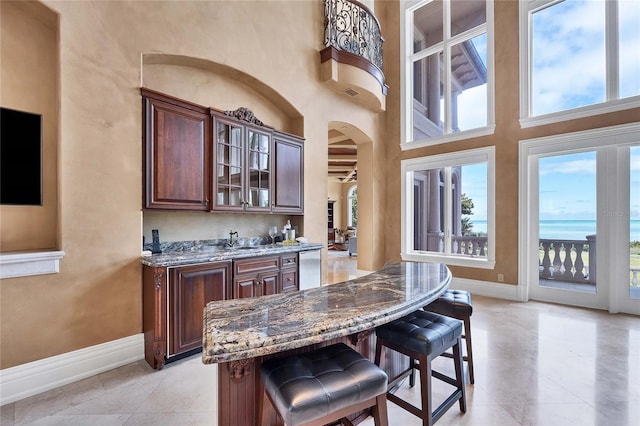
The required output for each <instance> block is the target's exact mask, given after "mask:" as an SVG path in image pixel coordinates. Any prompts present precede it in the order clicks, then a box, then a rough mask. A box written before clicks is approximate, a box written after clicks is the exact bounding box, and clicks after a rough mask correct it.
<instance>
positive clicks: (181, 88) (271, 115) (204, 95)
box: [141, 53, 304, 137]
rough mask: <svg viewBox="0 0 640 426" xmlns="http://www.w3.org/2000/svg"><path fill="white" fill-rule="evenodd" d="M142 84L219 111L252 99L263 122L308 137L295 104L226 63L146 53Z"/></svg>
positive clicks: (143, 59) (256, 112) (143, 61)
mask: <svg viewBox="0 0 640 426" xmlns="http://www.w3.org/2000/svg"><path fill="white" fill-rule="evenodd" d="M180 76H182V78H180ZM141 85H142V86H143V87H148V88H150V89H154V90H158V91H161V92H164V93H168V94H171V95H173V96H176V97H179V98H183V99H185V100H188V101H191V102H195V103H200V104H202V105H204V106H210V107H213V108H218V109H233V110H235V109H237V108H238V107H239V106H247V105H240V104H241V103H242V102H245V103H246V102H247V100H248V99H250V100H251V108H254V109H257V108H261V110H259V111H256V110H254V111H253V112H254V113H255V114H256V116H258V117H259V118H260V119H261V120H262V121H263V122H265V123H266V124H268V125H270V126H273V127H276V128H278V129H279V130H283V131H285V132H288V133H293V134H295V135H298V136H301V137H304V120H303V116H302V114H301V113H300V111H298V110H297V109H296V108H295V107H294V106H293V104H291V102H289V101H288V100H287V99H285V98H284V97H283V96H282V95H281V94H280V93H279V92H278V91H276V90H275V89H274V88H272V87H270V86H269V85H267V84H266V83H264V82H262V81H261V80H259V79H257V78H255V77H253V76H251V75H249V74H247V73H245V72H243V71H241V70H238V69H236V68H233V67H231V66H229V65H226V64H221V63H217V62H213V61H210V60H207V59H201V58H195V57H191V56H184V55H176V54H168V53H143V54H142V71H141ZM260 114H262V116H260ZM270 119H271V121H270ZM274 121H275V122H274Z"/></svg>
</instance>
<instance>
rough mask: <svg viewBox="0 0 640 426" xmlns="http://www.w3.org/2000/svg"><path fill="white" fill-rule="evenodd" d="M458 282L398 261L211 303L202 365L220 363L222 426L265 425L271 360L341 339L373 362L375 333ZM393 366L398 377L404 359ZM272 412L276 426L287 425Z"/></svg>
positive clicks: (437, 267) (443, 269)
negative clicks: (309, 285)
mask: <svg viewBox="0 0 640 426" xmlns="http://www.w3.org/2000/svg"><path fill="white" fill-rule="evenodd" d="M450 282H451V272H450V271H449V269H448V268H447V266H446V265H444V264H439V263H417V262H394V263H388V264H387V265H385V266H384V267H383V268H382V269H381V270H379V271H376V272H373V273H371V274H369V275H366V276H364V277H360V278H357V279H354V280H350V281H345V282H342V283H338V284H332V285H328V286H322V287H319V288H313V289H309V290H303V291H299V292H289V293H282V294H277V295H272V296H264V297H259V298H250V299H238V300H227V301H219V302H210V303H209V304H207V306H206V307H205V310H204V331H203V350H202V361H203V362H204V363H205V364H213V363H218V364H219V367H218V424H219V425H236V424H237V425H254V424H258V420H259V419H258V418H257V416H258V412H259V406H258V405H259V401H260V398H261V395H262V392H263V389H262V384H261V383H260V371H259V370H260V363H261V362H262V360H263V359H266V358H271V357H274V356H283V355H287V354H290V353H293V352H300V351H305V350H311V349H314V348H316V347H320V346H324V345H328V344H333V343H335V342H338V341H344V342H347V343H349V344H351V345H352V346H353V347H355V348H356V349H357V350H358V351H359V352H360V353H362V354H363V355H365V356H367V357H369V358H370V359H373V350H372V348H373V345H374V343H375V342H374V340H375V337H374V336H373V335H372V331H373V329H375V327H377V326H379V325H381V324H385V323H387V322H390V321H393V320H395V319H397V318H400V317H402V316H404V315H407V314H409V313H411V312H413V311H415V310H417V309H421V308H422V307H423V306H425V305H427V304H429V303H430V302H432V301H433V300H435V299H436V298H437V297H438V296H439V295H440V294H442V293H443V292H444V291H445V290H446V289H447V287H448V286H449V283H450ZM385 364H386V365H383V368H385V369H386V370H388V371H390V372H391V373H393V372H394V371H395V370H396V369H398V370H399V369H400V368H401V367H400V366H399V365H397V364H398V362H397V360H395V361H394V360H391V359H388V360H386V361H385ZM269 408H270V407H269ZM267 411H268V412H269V414H270V415H271V417H272V418H273V421H272V422H271V424H281V423H279V420H278V419H277V418H276V416H275V413H271V412H270V411H269V409H267Z"/></svg>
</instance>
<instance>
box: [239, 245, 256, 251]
mask: <svg viewBox="0 0 640 426" xmlns="http://www.w3.org/2000/svg"><path fill="white" fill-rule="evenodd" d="M259 248H260V246H243V247H236V250H257V249H259Z"/></svg>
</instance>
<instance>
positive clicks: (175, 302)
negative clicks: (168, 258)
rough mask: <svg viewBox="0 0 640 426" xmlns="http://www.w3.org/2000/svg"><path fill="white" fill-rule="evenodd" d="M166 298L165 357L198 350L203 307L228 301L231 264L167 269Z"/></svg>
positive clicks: (210, 264)
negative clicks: (166, 339) (166, 346)
mask: <svg viewBox="0 0 640 426" xmlns="http://www.w3.org/2000/svg"><path fill="white" fill-rule="evenodd" d="M169 298H170V299H169V324H170V327H169V356H172V355H176V354H180V353H183V352H187V351H190V350H192V349H196V348H199V347H201V346H202V319H203V316H202V311H203V309H204V307H205V305H206V304H207V303H209V302H211V301H213V300H227V299H231V262H216V263H207V264H202V265H194V266H183V267H180V268H174V269H171V276H170V278H169Z"/></svg>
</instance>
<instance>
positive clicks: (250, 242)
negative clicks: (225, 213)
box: [143, 236, 281, 253]
mask: <svg viewBox="0 0 640 426" xmlns="http://www.w3.org/2000/svg"><path fill="white" fill-rule="evenodd" d="M161 237H162V236H161ZM280 240H281V239H280ZM228 241H229V239H228V238H219V239H213V240H187V241H167V242H162V241H160V250H161V251H162V253H176V252H189V251H195V250H202V249H203V248H206V247H221V248H223V247H225V246H226V244H227V242H228ZM276 241H278V237H276ZM234 243H235V245H236V246H239V247H244V246H262V245H266V244H269V243H271V238H269V237H240V238H238V239H235V238H234ZM151 249H152V243H151V242H150V241H146V240H145V244H144V247H143V250H151Z"/></svg>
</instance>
